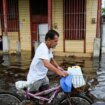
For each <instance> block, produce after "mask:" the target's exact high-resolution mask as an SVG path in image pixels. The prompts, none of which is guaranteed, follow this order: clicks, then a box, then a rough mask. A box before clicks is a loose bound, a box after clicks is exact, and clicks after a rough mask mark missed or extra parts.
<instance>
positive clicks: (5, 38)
mask: <svg viewBox="0 0 105 105" xmlns="http://www.w3.org/2000/svg"><path fill="white" fill-rule="evenodd" d="M3 16H4V32H3V52H4V53H8V51H9V40H8V33H7V1H6V0H3Z"/></svg>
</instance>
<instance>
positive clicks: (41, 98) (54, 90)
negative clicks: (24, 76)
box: [25, 85, 61, 103]
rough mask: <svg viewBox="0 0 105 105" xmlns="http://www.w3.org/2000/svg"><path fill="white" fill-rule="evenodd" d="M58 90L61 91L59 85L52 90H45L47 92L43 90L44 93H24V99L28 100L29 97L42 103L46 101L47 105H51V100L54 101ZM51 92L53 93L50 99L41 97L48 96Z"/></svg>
mask: <svg viewBox="0 0 105 105" xmlns="http://www.w3.org/2000/svg"><path fill="white" fill-rule="evenodd" d="M60 90H61V88H60V85H59V86H56V87H54V88H50V89H47V90H44V91H41V92H37V93H35V94H33V93H30V92H29V91H25V98H28V99H30V97H33V98H35V99H38V100H41V101H43V102H45V101H47V103H51V102H52V100H53V99H54V97H55V96H56V94H57V93H58V92H59V91H60ZM51 92H53V93H52V95H51V96H50V98H46V97H44V96H43V95H46V94H49V93H51Z"/></svg>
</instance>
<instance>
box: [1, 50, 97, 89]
mask: <svg viewBox="0 0 105 105" xmlns="http://www.w3.org/2000/svg"><path fill="white" fill-rule="evenodd" d="M55 59H56V61H57V62H58V63H59V65H60V66H62V67H63V68H64V69H65V70H66V69H67V67H68V66H73V65H79V66H81V68H82V70H83V73H84V74H85V75H86V76H87V77H88V79H90V80H91V79H92V80H95V78H96V70H97V68H98V64H99V61H98V59H92V58H77V57H75V56H69V57H57V56H56V57H55ZM0 61H2V62H1V63H0V84H1V85H0V89H4V90H9V91H16V90H15V87H14V83H15V82H16V81H17V80H26V76H27V72H28V70H29V65H30V63H31V54H30V53H29V52H25V53H22V54H21V55H14V54H13V55H8V56H7V55H6V56H1V57H0ZM53 74H54V73H52V72H49V73H48V76H49V79H50V83H51V85H54V83H55V84H56V83H58V82H59V79H58V78H59V77H58V76H57V75H55V74H54V75H53ZM52 75H53V76H52ZM95 84H96V82H95ZM95 84H94V83H93V85H95Z"/></svg>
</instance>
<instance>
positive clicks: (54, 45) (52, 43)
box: [49, 35, 59, 48]
mask: <svg viewBox="0 0 105 105" xmlns="http://www.w3.org/2000/svg"><path fill="white" fill-rule="evenodd" d="M58 38H59V37H58V36H57V35H55V36H54V39H53V40H49V42H50V48H55V47H56V45H57V44H58Z"/></svg>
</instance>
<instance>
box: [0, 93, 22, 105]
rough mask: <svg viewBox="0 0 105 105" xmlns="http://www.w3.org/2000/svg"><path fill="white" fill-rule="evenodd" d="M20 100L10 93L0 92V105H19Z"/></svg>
mask: <svg viewBox="0 0 105 105" xmlns="http://www.w3.org/2000/svg"><path fill="white" fill-rule="evenodd" d="M21 101H22V100H21V98H20V97H19V96H18V95H17V94H13V93H10V92H0V105H19V103H20V102H21Z"/></svg>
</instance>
